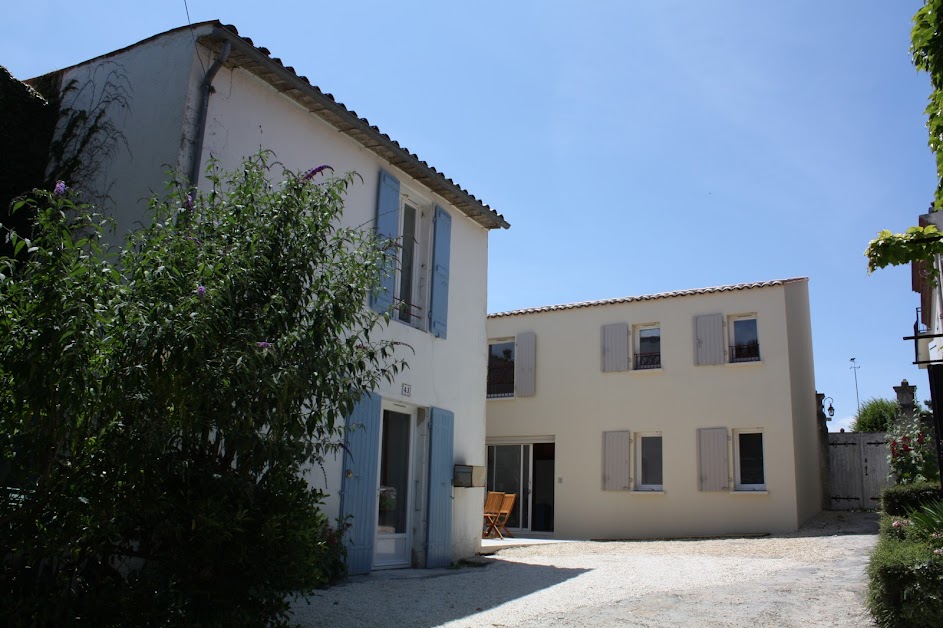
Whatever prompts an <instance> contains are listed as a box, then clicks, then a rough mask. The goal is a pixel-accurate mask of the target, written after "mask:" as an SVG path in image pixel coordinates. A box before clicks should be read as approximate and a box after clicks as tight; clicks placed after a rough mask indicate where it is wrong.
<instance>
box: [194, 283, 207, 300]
mask: <svg viewBox="0 0 943 628" xmlns="http://www.w3.org/2000/svg"><path fill="white" fill-rule="evenodd" d="M205 294H206V286H197V287H196V296H197V297H199V298H201V299H202V298H203V296H204V295H205Z"/></svg>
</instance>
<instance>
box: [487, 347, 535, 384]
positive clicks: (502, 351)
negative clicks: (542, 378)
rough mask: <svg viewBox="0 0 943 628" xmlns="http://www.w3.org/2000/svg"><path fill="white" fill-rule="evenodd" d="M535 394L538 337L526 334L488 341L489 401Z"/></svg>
mask: <svg viewBox="0 0 943 628" xmlns="http://www.w3.org/2000/svg"><path fill="white" fill-rule="evenodd" d="M536 392H537V335H536V334H534V332H532V331H525V332H521V333H519V334H517V336H515V337H514V338H513V339H510V338H508V339H504V340H492V341H491V342H489V343H488V389H487V396H488V398H489V399H495V398H500V397H533V396H534V395H535V394H536Z"/></svg>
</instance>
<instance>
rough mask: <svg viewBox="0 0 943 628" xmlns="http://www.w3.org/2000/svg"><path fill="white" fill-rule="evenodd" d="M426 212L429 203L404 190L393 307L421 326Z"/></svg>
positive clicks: (424, 318) (424, 313)
mask: <svg viewBox="0 0 943 628" xmlns="http://www.w3.org/2000/svg"><path fill="white" fill-rule="evenodd" d="M427 206H428V207H427ZM430 215H431V205H430V204H429V203H426V202H425V201H422V199H419V198H418V197H415V195H413V196H410V195H409V194H408V193H407V192H405V191H404V193H403V194H402V199H401V205H400V228H399V233H400V238H399V251H398V259H397V264H396V268H397V272H396V298H395V300H394V305H395V308H394V311H395V315H396V318H397V319H398V320H400V321H402V322H404V323H406V324H407V325H411V326H412V327H415V328H416V329H422V330H425V329H426V324H427V322H428V303H427V300H428V297H427V294H426V293H427V289H426V288H427V286H428V271H429V263H428V257H429V253H430V248H429V246H428V242H429V237H430V229H429V224H430V220H429V216H430Z"/></svg>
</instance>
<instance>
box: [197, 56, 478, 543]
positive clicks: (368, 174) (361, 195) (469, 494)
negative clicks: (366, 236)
mask: <svg viewBox="0 0 943 628" xmlns="http://www.w3.org/2000/svg"><path fill="white" fill-rule="evenodd" d="M208 60H209V59H206V60H204V63H206V62H207V61H208ZM214 86H215V88H216V93H215V94H213V96H212V98H211V99H210V107H209V116H208V124H207V133H206V138H205V144H204V152H203V163H207V161H208V160H209V159H210V158H211V157H212V158H215V159H216V160H217V161H218V163H219V164H220V166H221V167H222V168H223V169H231V168H233V167H235V166H237V165H238V164H239V162H240V161H241V159H242V158H243V157H244V156H246V155H251V154H253V153H255V152H257V151H258V150H259V147H260V146H261V147H264V148H266V149H269V150H272V151H274V153H275V156H276V158H277V160H278V161H280V162H282V163H283V164H285V166H287V167H288V168H291V169H294V170H305V169H308V168H312V167H314V166H318V165H321V164H329V165H330V166H331V167H333V168H334V169H335V171H336V172H337V173H343V172H349V171H354V172H357V173H359V174H360V176H362V177H363V182H362V183H360V182H359V180H358V181H357V182H356V183H355V184H354V185H353V186H351V188H350V190H349V193H348V196H347V198H346V201H345V210H344V216H343V223H344V224H345V225H348V226H356V225H367V226H371V225H372V224H373V221H374V216H375V213H376V197H377V186H378V181H379V172H380V169H381V168H383V169H386V170H387V171H388V172H390V173H391V174H393V175H394V176H395V177H396V178H397V179H399V181H400V184H401V186H402V187H403V191H409V192H412V193H415V194H418V195H420V196H422V198H423V199H424V200H426V201H428V202H429V203H430V205H429V206H428V207H430V208H431V205H433V204H434V205H439V206H441V207H443V208H444V209H446V211H448V212H449V214H450V215H451V217H452V235H451V266H450V276H449V309H448V337H447V338H446V339H441V338H434V337H433V336H432V335H431V334H429V333H427V332H424V331H420V330H417V329H414V328H413V327H410V326H408V325H405V324H402V323H399V322H396V321H394V322H392V323H391V324H390V326H389V328H388V329H387V330H386V331H385V332H384V336H385V337H387V338H390V339H392V340H395V341H398V342H403V343H405V344H407V345H409V346H410V347H411V348H412V350H413V351H414V352H415V353H413V351H407V350H404V351H403V356H404V357H406V359H407V362H408V364H409V369H408V370H406V371H405V372H404V373H402V374H401V375H400V376H399V377H398V378H397V380H396V381H395V382H393V384H392V385H384V386H383V387H382V388H381V389H380V390H379V391H378V392H379V394H380V395H382V396H383V398H384V399H392V400H396V401H400V402H403V403H407V404H411V405H414V406H417V407H421V408H428V407H431V406H435V407H441V408H444V409H447V410H451V411H452V412H454V413H455V438H454V451H455V454H454V455H455V462H456V463H457V464H472V465H484V464H485V460H484V455H485V454H484V449H483V443H484V438H485V374H486V347H487V343H486V340H487V336H486V333H485V317H486V312H487V305H486V299H487V260H488V232H487V230H486V229H484V228H483V227H481V226H480V225H478V224H477V223H475V222H474V221H473V220H471V219H470V218H468V217H467V216H465V215H464V214H463V213H462V212H460V211H459V210H457V209H456V208H454V207H452V206H450V205H449V204H448V203H446V202H445V200H444V199H442V198H440V197H438V196H436V195H435V194H433V193H432V192H431V191H429V190H428V189H427V188H425V186H423V185H421V184H419V183H417V182H416V181H414V180H412V179H411V178H410V177H409V176H407V175H406V174H405V173H403V172H402V171H400V170H398V169H397V168H394V167H392V166H390V165H389V164H386V163H385V162H383V161H382V160H381V159H380V158H379V157H377V156H376V155H375V154H374V153H373V152H371V151H369V150H367V149H365V148H363V147H362V146H361V145H360V144H358V143H356V142H355V141H353V140H352V139H350V138H348V137H347V136H345V135H343V134H341V133H339V132H338V131H337V130H336V129H334V128H333V127H331V126H330V125H328V124H327V123H326V122H324V121H323V120H321V119H320V118H318V117H317V116H315V115H314V114H312V113H310V112H309V111H307V110H306V109H304V108H303V107H301V106H300V105H298V104H297V103H295V102H294V101H293V100H291V99H289V98H286V97H285V96H284V95H281V94H279V93H278V92H277V91H276V90H275V89H274V88H272V87H271V86H270V85H269V84H268V83H266V82H264V81H262V80H260V79H259V78H257V77H256V76H254V75H253V74H251V73H249V72H247V71H245V70H241V69H231V68H227V67H224V68H223V69H221V70H220V72H219V74H217V76H216V79H215V81H214ZM404 383H405V384H409V385H410V386H411V394H410V396H409V397H403V396H402V395H401V390H402V384H404ZM341 468H342V464H341V460H340V458H337V459H336V460H334V461H332V463H331V464H329V465H328V466H327V468H326V469H325V472H326V475H327V490H328V491H329V492H330V496H329V498H328V500H327V503H326V509H327V512H328V515H329V516H331V517H334V516H337V515H339V514H340V513H339V498H338V496H337V489H338V488H339V487H340V484H341ZM312 477H313V478H315V479H317V478H320V477H323V476H321V474H320V473H315V474H314V475H313V476H312ZM318 481H321V480H318ZM453 491H454V493H453V495H454V497H453V511H452V513H453V532H452V538H453V542H452V547H453V558H455V559H458V558H461V557H466V556H469V555H473V554H474V553H475V552H476V551H477V550H478V549H479V547H480V536H481V534H480V526H481V506H482V502H483V500H484V489H481V488H474V489H467V488H455V489H453Z"/></svg>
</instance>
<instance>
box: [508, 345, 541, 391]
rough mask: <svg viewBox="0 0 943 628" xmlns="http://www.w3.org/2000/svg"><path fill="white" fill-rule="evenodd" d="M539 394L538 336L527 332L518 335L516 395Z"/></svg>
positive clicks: (515, 350)
mask: <svg viewBox="0 0 943 628" xmlns="http://www.w3.org/2000/svg"><path fill="white" fill-rule="evenodd" d="M535 394H537V334H535V333H534V332H532V331H525V332H522V333H520V334H518V335H517V339H516V341H515V348H514V395H515V396H516V397H533V396H534V395H535Z"/></svg>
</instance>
